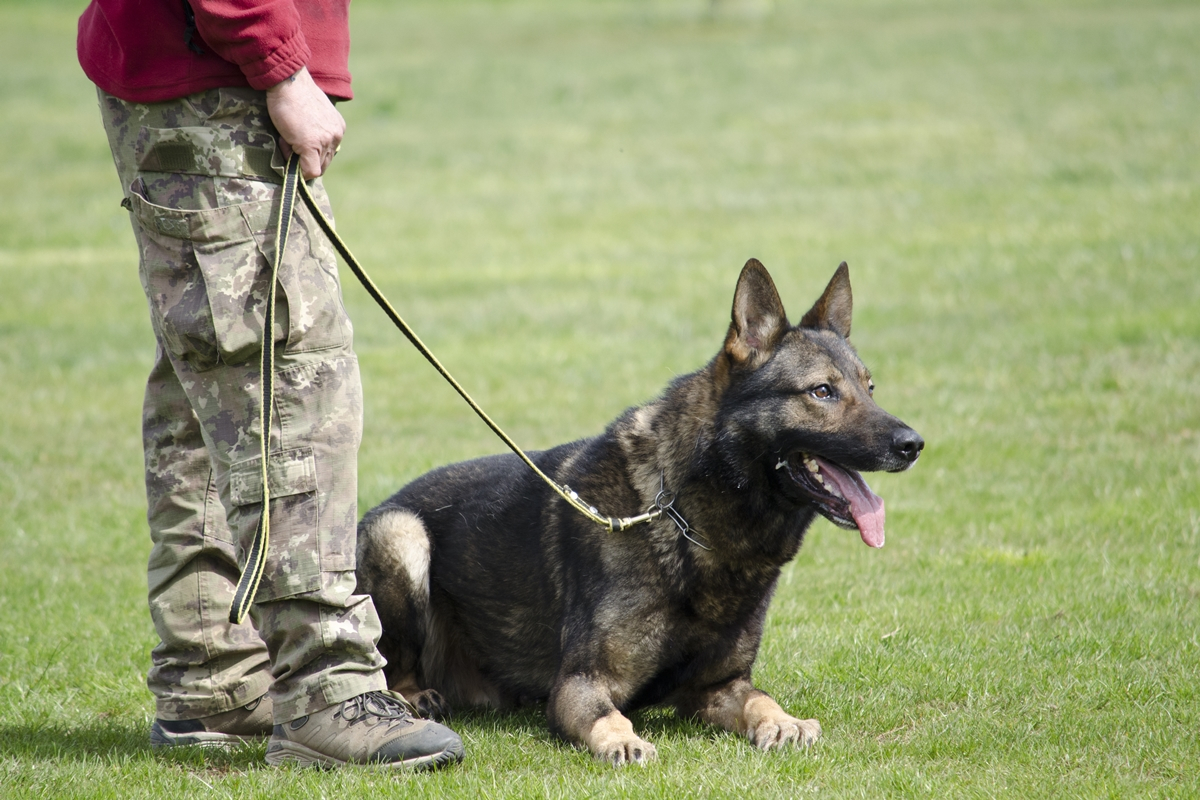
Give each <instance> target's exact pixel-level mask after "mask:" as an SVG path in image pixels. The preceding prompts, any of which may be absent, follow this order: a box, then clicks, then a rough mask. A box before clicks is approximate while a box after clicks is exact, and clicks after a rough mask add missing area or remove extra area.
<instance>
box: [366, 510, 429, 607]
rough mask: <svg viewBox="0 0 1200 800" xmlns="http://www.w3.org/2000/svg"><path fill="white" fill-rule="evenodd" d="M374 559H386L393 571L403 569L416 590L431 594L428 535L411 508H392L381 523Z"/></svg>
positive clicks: (379, 524) (426, 594)
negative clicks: (405, 509)
mask: <svg viewBox="0 0 1200 800" xmlns="http://www.w3.org/2000/svg"><path fill="white" fill-rule="evenodd" d="M376 541H378V542H379V549H378V550H377V551H376V555H375V558H376V560H378V561H383V560H384V559H387V560H388V561H390V562H391V566H392V569H393V571H394V572H398V571H401V570H402V571H403V572H404V574H405V575H407V576H408V579H409V580H410V581H412V585H413V587H414V588H415V589H417V590H418V591H420V592H421V594H423V595H424V596H425V597H428V596H429V534H428V533H427V532H426V530H425V525H424V523H422V522H421V518H420V517H418V516H417V515H416V514H413V513H412V512H409V511H393V512H391V513H390V514H388V515H386V516H384V517H383V518H381V519H380V520H379V522H378V534H376Z"/></svg>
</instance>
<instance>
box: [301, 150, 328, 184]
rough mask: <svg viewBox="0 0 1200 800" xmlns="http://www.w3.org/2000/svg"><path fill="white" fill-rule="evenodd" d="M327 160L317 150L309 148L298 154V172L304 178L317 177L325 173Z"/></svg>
mask: <svg viewBox="0 0 1200 800" xmlns="http://www.w3.org/2000/svg"><path fill="white" fill-rule="evenodd" d="M327 165H328V162H327V161H326V160H325V159H324V158H323V157H322V155H321V152H320V151H319V150H309V151H308V152H305V153H301V154H300V172H301V173H302V174H303V175H304V179H305V180H310V181H311V180H312V179H313V178H319V177H321V175H323V174H324V173H325V167H326V166H327Z"/></svg>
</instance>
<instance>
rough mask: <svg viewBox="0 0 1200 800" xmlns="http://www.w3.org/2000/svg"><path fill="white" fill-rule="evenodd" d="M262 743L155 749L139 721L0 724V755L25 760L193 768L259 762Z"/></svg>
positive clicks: (243, 766)
mask: <svg viewBox="0 0 1200 800" xmlns="http://www.w3.org/2000/svg"><path fill="white" fill-rule="evenodd" d="M265 753H266V744H265V742H264V743H260V744H244V745H240V746H238V747H236V748H234V749H232V750H214V749H205V748H201V747H180V748H175V749H171V750H155V749H153V748H151V747H150V730H149V728H148V727H147V726H146V725H145V724H144V723H137V724H133V723H129V722H122V721H119V720H97V721H94V722H90V723H86V724H80V725H68V724H61V723H60V724H56V723H53V722H52V723H47V724H44V725H38V724H15V725H14V724H7V723H6V724H0V758H12V759H15V760H19V761H24V762H35V761H45V762H58V763H62V762H71V761H80V762H82V761H96V760H100V761H131V760H140V759H153V760H157V761H161V762H164V763H171V764H178V765H179V766H182V767H188V768H195V769H208V770H211V769H239V770H240V769H246V768H248V767H254V766H258V765H261V764H263V763H264V762H263V756H264V755H265Z"/></svg>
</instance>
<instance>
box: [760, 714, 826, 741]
mask: <svg viewBox="0 0 1200 800" xmlns="http://www.w3.org/2000/svg"><path fill="white" fill-rule="evenodd" d="M746 735H747V736H748V737H750V741H751V742H752V743H753V744H754V746H755V747H758V748H759V749H761V750H771V749H772V748H776V749H777V748H782V747H784V746H785V745H789V744H790V745H793V746H799V745H804V746H805V747H807V746H808V745H810V744H812V743H813V742H815V741H816V740H817V739H818V737H820V735H821V723H819V722H817V721H816V720H815V719H796V718H795V717H793V716H791V715H790V714H785V713H784V712H783V711H779V712H778V713H776V714H768V715H765V716H764V717H762V719H760V720H758V724H757V725H756V726H755V727H753V728H751V729H750V730H748V731H747V732H746Z"/></svg>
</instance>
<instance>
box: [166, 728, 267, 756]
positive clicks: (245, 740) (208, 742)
mask: <svg viewBox="0 0 1200 800" xmlns="http://www.w3.org/2000/svg"><path fill="white" fill-rule="evenodd" d="M267 739H268V734H265V733H264V734H261V735H257V736H254V735H251V736H238V735H236V734H232V733H218V732H216V731H192V732H189V733H171V732H170V731H168V730H164V729H163V728H162V727H161V726H160V725H159V724H158V723H157V722H156V723H155V724H154V725H152V726H151V727H150V746H151V747H153V748H154V749H156V750H161V749H167V748H172V747H205V748H212V749H219V750H233V749H235V748H237V747H240V746H242V745H244V744H261V743H262V742H265V741H266V740H267Z"/></svg>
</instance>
